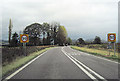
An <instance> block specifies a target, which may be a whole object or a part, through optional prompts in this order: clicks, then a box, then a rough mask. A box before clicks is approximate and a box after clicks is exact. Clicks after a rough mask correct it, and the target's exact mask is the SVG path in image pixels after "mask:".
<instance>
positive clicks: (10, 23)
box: [9, 19, 13, 44]
mask: <svg viewBox="0 0 120 81" xmlns="http://www.w3.org/2000/svg"><path fill="white" fill-rule="evenodd" d="M12 27H13V25H12V21H11V19H10V21H9V44H10V42H11V33H12Z"/></svg>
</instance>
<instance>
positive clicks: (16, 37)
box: [10, 32, 18, 46]
mask: <svg viewBox="0 0 120 81" xmlns="http://www.w3.org/2000/svg"><path fill="white" fill-rule="evenodd" d="M10 45H11V46H17V45H18V34H17V33H16V32H15V33H14V34H13V36H12V40H11V43H10Z"/></svg>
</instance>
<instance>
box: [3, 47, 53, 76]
mask: <svg viewBox="0 0 120 81" xmlns="http://www.w3.org/2000/svg"><path fill="white" fill-rule="evenodd" d="M50 48H51V47H49V48H45V49H43V50H41V51H38V52H34V53H32V54H30V55H29V56H26V57H18V58H17V59H16V60H15V61H14V62H11V63H10V64H7V65H5V66H3V67H2V76H5V75H7V74H8V73H9V72H12V71H14V70H15V69H17V68H19V67H21V66H23V65H24V64H26V63H27V62H29V61H30V60H32V59H33V58H35V57H37V56H38V55H40V54H41V53H43V52H45V51H47V50H48V49H50Z"/></svg>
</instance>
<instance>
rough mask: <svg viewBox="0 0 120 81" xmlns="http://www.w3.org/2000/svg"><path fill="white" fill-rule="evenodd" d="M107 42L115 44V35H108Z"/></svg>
mask: <svg viewBox="0 0 120 81" xmlns="http://www.w3.org/2000/svg"><path fill="white" fill-rule="evenodd" d="M108 42H116V33H109V34H108Z"/></svg>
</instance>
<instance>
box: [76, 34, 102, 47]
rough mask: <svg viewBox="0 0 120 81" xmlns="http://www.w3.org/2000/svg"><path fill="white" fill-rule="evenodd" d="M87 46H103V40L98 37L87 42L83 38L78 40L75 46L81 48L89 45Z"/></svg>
mask: <svg viewBox="0 0 120 81" xmlns="http://www.w3.org/2000/svg"><path fill="white" fill-rule="evenodd" d="M87 44H102V41H101V38H100V37H98V36H96V37H95V38H94V40H93V41H91V42H89V41H85V40H84V39H83V38H79V39H77V40H76V42H75V43H74V45H77V46H80V45H87Z"/></svg>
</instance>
